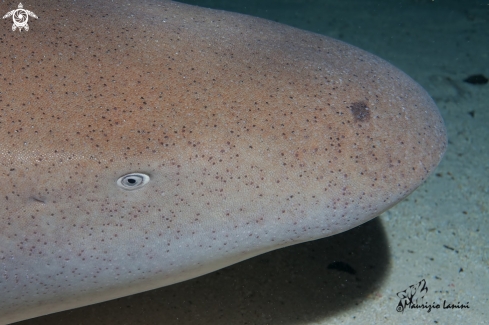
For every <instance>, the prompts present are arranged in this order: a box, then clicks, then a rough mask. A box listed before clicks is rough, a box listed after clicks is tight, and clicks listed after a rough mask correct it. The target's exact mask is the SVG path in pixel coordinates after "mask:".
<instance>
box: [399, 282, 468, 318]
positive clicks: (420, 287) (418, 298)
mask: <svg viewBox="0 0 489 325" xmlns="http://www.w3.org/2000/svg"><path fill="white" fill-rule="evenodd" d="M427 293H428V286H427V285H426V280H425V279H423V280H421V281H419V282H418V283H417V284H413V285H411V286H409V288H407V289H406V290H403V291H399V292H398V293H397V296H398V297H399V299H401V300H399V304H397V307H396V310H397V311H398V312H400V313H401V312H404V310H405V309H406V308H409V309H427V311H428V313H429V312H431V310H432V309H440V308H442V305H440V304H438V303H436V302H433V303H432V304H428V303H423V299H424V296H425V295H426V294H427ZM465 308H467V309H468V308H470V307H469V302H467V303H466V304H461V303H460V302H458V303H457V304H450V303H448V304H447V301H446V300H443V309H465Z"/></svg>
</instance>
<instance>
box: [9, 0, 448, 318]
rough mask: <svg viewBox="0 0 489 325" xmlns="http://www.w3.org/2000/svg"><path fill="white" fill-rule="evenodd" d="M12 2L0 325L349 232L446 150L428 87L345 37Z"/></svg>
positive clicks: (168, 8) (179, 15)
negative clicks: (135, 175) (130, 178)
mask: <svg viewBox="0 0 489 325" xmlns="http://www.w3.org/2000/svg"><path fill="white" fill-rule="evenodd" d="M16 5H17V3H16V2H15V3H14V2H8V3H3V4H2V9H5V10H8V9H10V8H13V7H15V6H16ZM25 7H26V8H28V9H29V10H32V11H33V12H36V14H37V15H38V16H39V19H38V20H36V21H34V22H33V23H32V26H31V29H30V30H29V32H21V33H18V32H17V33H14V32H11V31H9V29H8V25H9V22H6V21H3V22H2V24H3V25H0V27H2V28H3V29H2V30H3V31H4V32H2V33H1V35H0V139H1V142H0V173H1V175H2V186H1V187H0V323H1V324H5V323H9V322H14V321H19V320H23V319H28V318H32V317H36V316H40V315H44V314H48V313H53V312H57V311H61V310H66V309H70V308H75V307H79V306H84V305H88V304H93V303H97V302H101V301H105V300H109V299H114V298H117V297H121V296H125V295H130V294H133V293H137V292H141V291H144V290H149V289H153V288H157V287H161V286H165V285H169V284H172V283H176V282H179V281H183V280H186V279H190V278H193V277H196V276H199V275H202V274H205V273H208V272H211V271H214V270H216V269H219V268H222V267H225V266H227V265H230V264H233V263H236V262H238V261H242V260H244V259H247V258H250V257H252V256H256V255H258V254H261V253H263V252H267V251H270V250H273V249H277V248H280V247H284V246H288V245H292V244H296V243H300V242H304V241H309V240H313V239H317V238H321V237H326V236H331V235H333V234H336V233H339V232H342V231H346V230H348V229H350V228H352V227H355V226H357V225H359V224H361V223H364V222H366V221H368V220H370V219H371V218H373V217H375V216H377V215H379V214H380V213H382V212H383V211H385V210H387V209H389V208H390V207H392V206H393V205H395V204H396V203H398V202H399V201H400V200H402V199H403V198H404V197H406V196H407V195H408V194H410V193H411V192H412V191H413V190H415V189H416V188H417V187H418V186H419V185H420V184H421V183H422V182H423V181H424V180H425V179H426V178H427V177H428V176H429V175H430V173H432V172H433V170H434V169H435V167H436V166H437V164H438V163H439V161H440V159H441V158H442V156H443V153H444V152H445V149H446V146H447V139H446V131H445V127H444V124H443V120H442V118H441V116H440V114H439V111H438V109H437V107H436V105H435V104H434V102H433V101H432V100H431V98H430V97H429V96H428V94H427V93H426V92H425V91H424V90H423V89H422V88H421V87H420V86H419V85H418V84H416V83H415V82H414V81H413V80H412V79H410V78H409V77H408V76H406V75H405V74H404V73H402V72H401V71H399V70H398V69H396V68H395V67H393V66H392V65H390V64H389V63H387V62H385V61H383V60H382V59H380V58H378V57H376V56H374V55H372V54H369V53H367V52H364V51H362V50H360V49H358V48H355V47H353V46H350V45H347V44H345V43H342V42H340V41H336V40H333V39H331V38H327V37H324V36H321V35H317V34H313V33H310V32H305V31H301V30H298V29H295V28H292V27H288V26H284V25H281V24H277V23H274V22H270V21H266V20H262V19H259V18H253V17H249V16H245V15H240V14H234V13H228V12H223V11H216V10H209V9H202V8H198V7H194V6H189V5H184V4H179V3H176V2H167V1H147V0H143V1H137V2H127V1H113V2H112V1H105V0H103V1H100V0H94V1H89V2H86V1H76V2H73V1H65V0H59V1H36V2H31V3H29V4H25ZM5 10H4V11H5ZM132 172H139V173H145V174H147V175H149V176H150V177H151V180H150V182H149V183H148V184H147V185H146V186H144V187H142V188H141V189H139V190H135V191H125V190H122V189H121V188H119V187H118V186H117V184H116V182H117V179H118V178H119V177H121V176H123V175H125V174H128V173H132Z"/></svg>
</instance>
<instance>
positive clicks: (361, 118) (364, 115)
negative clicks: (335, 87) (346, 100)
mask: <svg viewBox="0 0 489 325" xmlns="http://www.w3.org/2000/svg"><path fill="white" fill-rule="evenodd" d="M350 108H351V113H352V114H353V117H354V118H355V122H366V121H368V120H369V119H370V111H369V108H368V107H367V104H366V103H365V102H355V103H352V104H351V105H350Z"/></svg>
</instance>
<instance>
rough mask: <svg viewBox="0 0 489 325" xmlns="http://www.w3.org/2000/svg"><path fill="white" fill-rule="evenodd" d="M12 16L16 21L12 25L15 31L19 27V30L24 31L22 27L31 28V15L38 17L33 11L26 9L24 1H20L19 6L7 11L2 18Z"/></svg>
mask: <svg viewBox="0 0 489 325" xmlns="http://www.w3.org/2000/svg"><path fill="white" fill-rule="evenodd" d="M10 16H12V20H13V21H14V24H13V25H12V30H13V31H14V32H15V30H16V29H17V28H18V29H19V32H20V31H22V28H24V29H25V30H26V31H28V30H29V25H28V24H27V21H28V20H29V16H31V17H33V18H36V19H37V18H38V17H37V16H36V14H35V13H33V12H32V11H29V10H25V9H24V6H23V5H22V3H19V7H18V8H17V9H14V10H12V11H9V12H7V13H6V14H5V15H4V16H3V17H2V18H3V19H5V18H8V17H10Z"/></svg>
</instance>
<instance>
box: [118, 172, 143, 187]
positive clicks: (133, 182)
mask: <svg viewBox="0 0 489 325" xmlns="http://www.w3.org/2000/svg"><path fill="white" fill-rule="evenodd" d="M148 182H149V176H148V175H146V174H140V173H131V174H127V175H124V176H122V177H120V178H119V179H118V180H117V186H119V187H120V188H122V189H124V190H128V191H132V190H137V189H139V188H141V187H143V186H144V185H146V184H148Z"/></svg>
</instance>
